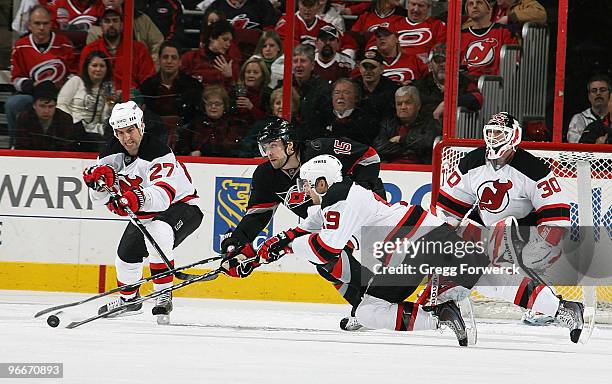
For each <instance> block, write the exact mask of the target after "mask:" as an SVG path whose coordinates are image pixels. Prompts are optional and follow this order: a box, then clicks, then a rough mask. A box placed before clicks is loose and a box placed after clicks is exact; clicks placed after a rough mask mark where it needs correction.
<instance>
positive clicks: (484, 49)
mask: <svg viewBox="0 0 612 384" xmlns="http://www.w3.org/2000/svg"><path fill="white" fill-rule="evenodd" d="M490 8H491V5H490V4H489V2H488V1H487V0H467V2H466V3H465V10H466V13H467V15H468V17H469V18H470V19H471V20H472V26H471V27H469V28H467V29H463V30H462V31H461V48H460V60H461V66H462V67H464V68H465V69H466V70H467V72H468V74H469V75H470V76H472V77H474V78H477V77H479V76H481V75H498V74H499V65H500V64H499V61H500V51H501V47H502V46H503V45H506V44H517V43H518V42H517V40H516V39H515V38H514V37H513V36H512V34H511V32H510V30H509V29H508V28H506V27H505V26H503V25H501V24H497V23H493V22H491V20H490V16H489V15H490Z"/></svg>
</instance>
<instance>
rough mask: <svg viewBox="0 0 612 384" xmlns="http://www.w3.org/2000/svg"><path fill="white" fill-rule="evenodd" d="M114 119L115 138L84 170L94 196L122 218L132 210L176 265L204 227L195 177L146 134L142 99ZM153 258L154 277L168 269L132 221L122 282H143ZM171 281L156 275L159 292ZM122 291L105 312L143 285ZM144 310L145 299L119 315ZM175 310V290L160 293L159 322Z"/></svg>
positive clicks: (122, 247) (124, 242)
mask: <svg viewBox="0 0 612 384" xmlns="http://www.w3.org/2000/svg"><path fill="white" fill-rule="evenodd" d="M109 122H110V125H111V126H112V128H113V131H114V133H115V137H114V138H113V139H112V140H111V142H110V143H109V144H108V146H107V148H106V150H105V151H104V152H102V153H100V155H99V157H98V160H97V162H96V165H94V166H91V167H88V168H86V169H85V171H84V172H83V180H84V181H85V183H86V185H87V186H88V187H89V188H90V190H89V195H90V198H91V200H92V202H93V203H94V204H95V205H106V207H107V208H108V209H109V210H110V211H111V212H113V213H114V214H117V215H119V216H127V215H128V214H127V210H126V209H127V208H129V209H130V210H131V211H132V212H134V213H135V214H136V215H137V216H138V218H139V219H140V220H141V221H142V223H143V225H144V226H145V228H146V229H147V231H148V232H149V233H150V234H151V236H152V237H153V238H154V239H155V241H156V242H157V244H158V245H159V247H160V248H161V249H162V251H163V252H164V254H165V256H166V258H167V259H168V260H169V261H170V263H171V264H173V263H174V248H176V247H177V246H178V245H179V244H181V242H183V240H185V238H187V236H189V235H190V234H191V233H193V232H194V231H195V230H196V229H197V228H198V227H199V226H200V223H201V222H202V218H203V215H202V211H201V210H200V208H199V207H198V206H197V205H196V201H197V199H198V195H197V193H196V190H195V188H194V186H193V184H192V182H191V177H190V176H189V174H188V173H187V169H186V168H185V167H184V166H183V164H181V163H180V162H179V161H178V160H177V159H176V157H175V156H174V154H173V153H172V150H171V149H170V148H169V147H168V146H167V145H166V144H164V143H162V142H161V141H159V140H157V139H155V138H154V137H153V136H150V135H145V132H144V128H145V126H144V121H143V113H142V110H141V109H140V108H139V107H138V106H137V105H136V103H134V102H133V101H129V102H127V103H119V104H116V105H115V107H114V108H113V111H112V114H111V117H110V119H109ZM100 182H103V184H105V186H107V187H109V188H111V189H113V190H114V191H115V192H117V193H120V194H121V196H120V198H118V199H113V198H112V197H111V196H110V194H109V193H108V191H106V190H105V188H104V187H103V186H101V185H100ZM147 257H148V260H149V267H150V269H151V275H152V276H155V275H157V274H160V273H163V272H165V271H167V270H168V265H166V263H165V261H164V260H163V259H162V258H161V256H159V255H158V254H157V252H156V250H155V248H154V247H153V246H152V245H151V244H149V242H148V241H145V239H144V236H143V234H142V233H141V232H140V231H139V229H138V228H137V227H136V226H135V225H134V224H132V223H129V224H128V225H127V228H126V229H125V231H124V232H123V236H122V237H121V241H120V242H119V247H118V249H117V257H116V258H115V266H116V268H117V284H118V286H123V285H130V284H133V283H135V282H137V281H138V280H140V279H141V278H142V268H143V263H144V259H145V258H147ZM171 285H172V275H168V276H165V277H161V278H158V279H153V288H154V289H155V290H156V291H159V290H162V289H164V288H167V287H169V286H171ZM119 293H120V296H119V297H117V299H115V300H113V301H112V302H110V303H108V304H105V305H103V306H102V307H100V309H99V313H100V314H102V313H104V312H108V311H110V310H112V309H114V308H116V307H118V306H120V305H123V304H124V303H129V302H130V301H135V300H137V299H138V296H139V292H138V288H136V289H130V290H121V291H120V292H119ZM141 308H142V303H135V304H130V305H127V306H126V307H125V309H124V310H123V311H122V312H119V313H118V314H117V315H122V314H123V315H126V314H132V313H138V312H140V309H141ZM171 311H172V295H171V293H168V294H165V295H161V296H159V297H158V298H157V300H156V303H155V306H154V307H153V315H156V316H157V320H158V322H159V323H165V322H167V321H168V320H169V317H168V315H169V314H170V312H171ZM113 316H116V315H113Z"/></svg>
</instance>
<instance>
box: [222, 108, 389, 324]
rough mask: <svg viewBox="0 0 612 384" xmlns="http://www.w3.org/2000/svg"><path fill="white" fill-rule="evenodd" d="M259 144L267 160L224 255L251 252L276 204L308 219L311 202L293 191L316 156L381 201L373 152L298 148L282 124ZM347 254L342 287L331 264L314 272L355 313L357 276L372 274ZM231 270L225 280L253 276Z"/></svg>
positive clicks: (328, 145) (273, 125)
mask: <svg viewBox="0 0 612 384" xmlns="http://www.w3.org/2000/svg"><path fill="white" fill-rule="evenodd" d="M258 143H259V148H260V151H261V154H262V156H264V157H267V158H268V160H269V161H267V162H265V163H262V164H260V165H259V166H257V168H256V169H255V172H254V173H253V180H252V184H251V194H250V196H249V202H248V205H247V212H246V214H245V215H244V217H243V218H242V220H241V221H240V223H239V224H238V226H237V227H236V229H235V230H234V231H233V232H232V233H231V235H230V236H229V237H228V238H226V239H224V240H223V241H222V243H221V251H222V253H223V254H226V255H228V256H231V255H232V254H234V253H236V252H238V251H244V252H249V250H243V248H245V246H247V247H248V248H252V246H251V245H250V243H251V242H252V241H253V240H254V239H255V237H256V236H257V235H258V234H259V233H260V231H261V230H262V229H263V228H265V226H266V225H267V224H268V222H269V221H270V219H271V218H272V216H273V215H274V212H275V210H276V208H277V207H278V206H279V205H280V204H283V205H285V206H286V207H287V208H288V209H290V210H291V211H293V212H294V213H295V214H296V215H298V216H300V217H301V218H305V217H306V216H307V209H308V207H310V206H312V200H311V198H310V197H309V196H308V195H307V194H305V193H304V192H300V191H298V190H297V188H296V182H295V180H296V178H297V177H298V175H299V170H300V166H301V164H304V163H305V162H306V161H308V160H309V159H311V158H313V157H315V156H318V155H321V154H331V155H334V156H336V157H337V158H338V159H339V160H340V162H341V163H342V173H343V174H345V175H350V176H351V178H352V179H353V180H355V181H356V182H357V183H359V184H360V185H362V186H364V187H365V188H367V189H370V190H372V191H374V192H376V193H377V194H378V195H379V196H381V197H382V198H385V190H384V186H383V183H382V181H381V180H380V178H379V177H378V175H379V172H380V158H379V157H378V154H377V153H376V151H375V150H374V149H373V148H372V147H369V146H367V145H364V144H361V143H358V142H356V141H353V140H350V139H346V138H337V139H335V138H321V139H315V140H312V141H306V142H301V141H299V140H298V138H297V135H296V133H295V131H294V129H293V126H292V125H291V124H290V123H289V122H288V121H286V120H283V119H280V118H279V119H276V120H274V121H272V122H270V123H269V124H268V125H266V126H265V127H264V128H263V129H262V131H261V132H260V134H259V136H258ZM299 235H301V234H300V233H298V232H295V233H293V232H292V233H290V234H289V236H299ZM251 251H252V250H251ZM345 253H346V255H345V263H344V264H343V268H342V269H343V270H344V275H343V276H344V278H343V280H345V281H342V280H339V278H338V275H336V273H332V271H333V269H334V267H335V266H336V264H335V263H332V264H329V265H321V266H317V271H318V272H319V274H320V275H321V276H323V277H324V278H325V279H327V280H329V281H331V282H332V283H333V284H334V285H335V286H336V288H338V290H339V291H340V292H341V293H342V295H343V297H344V298H345V299H346V300H347V301H348V302H349V303H350V304H352V305H353V306H355V307H356V306H357V305H358V304H359V301H360V300H361V295H362V288H361V287H360V284H359V282H360V276H361V274H362V273H363V274H368V273H370V272H369V271H368V270H367V269H365V268H362V267H361V265H360V264H359V262H358V261H357V260H355V259H354V258H353V257H352V256H351V253H352V250H351V249H350V248H347V250H346V252H345ZM235 267H236V266H234V268H231V267H229V266H228V271H227V274H229V275H231V276H234V277H245V276H248V275H249V274H250V273H251V271H252V269H250V268H249V269H242V268H244V267H245V266H241V269H239V270H237V269H236V268H235ZM336 271H337V269H336ZM334 275H336V276H334ZM349 320H351V319H349ZM343 324H344V325H342V328H346V327H345V325H346V320H344V322H343Z"/></svg>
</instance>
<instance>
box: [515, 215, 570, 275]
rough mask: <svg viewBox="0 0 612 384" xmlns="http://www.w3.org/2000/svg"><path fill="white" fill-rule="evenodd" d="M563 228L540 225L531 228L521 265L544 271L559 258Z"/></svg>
mask: <svg viewBox="0 0 612 384" xmlns="http://www.w3.org/2000/svg"><path fill="white" fill-rule="evenodd" d="M564 232H565V229H564V228H561V227H552V226H546V225H540V226H538V227H537V228H535V227H531V233H530V235H529V242H528V243H527V244H525V247H524V248H523V253H522V254H521V256H522V257H523V263H524V264H525V266H526V267H527V268H530V269H533V270H535V271H539V272H541V271H544V270H546V269H547V268H548V267H550V266H551V265H552V264H554V262H555V261H557V260H559V258H560V257H561V246H560V241H561V238H562V237H563V234H564Z"/></svg>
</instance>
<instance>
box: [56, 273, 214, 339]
mask: <svg viewBox="0 0 612 384" xmlns="http://www.w3.org/2000/svg"><path fill="white" fill-rule="evenodd" d="M219 273H221V270H220V269H215V270H214V271H210V272H208V273H206V274H204V275H199V276H197V277H195V278H193V279H191V280H185V281H181V282H180V283H178V284H176V285H173V286H171V287H168V288H164V289H162V290H160V291H156V292H153V293H151V294H149V295H146V296H142V297H141V298H139V299H138V300H135V301H131V302H129V303H125V304H123V305H120V306H118V307H116V308H113V309H112V310H110V311H108V312H104V313H102V314H99V315H95V316H91V317H88V318H86V319H83V320H81V321H73V322H71V323H70V324H68V325H67V326H66V328H68V329H73V328H76V327H79V326H81V325H83V324H87V323H90V322H92V321H94V320H98V319H101V318H103V317H107V316H109V315H112V314H115V313H118V312H121V311H123V310H124V309H125V308H126V307H127V306H128V305H133V304H139V303H142V302H144V301H147V300H149V299H154V298H156V297H158V296H161V295H163V294H166V293H168V292H172V291H175V290H177V289H179V288H182V287H185V286H187V285H190V284H193V283H197V282H199V281H211V280H214V279H216V278H217V277H218V276H219Z"/></svg>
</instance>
